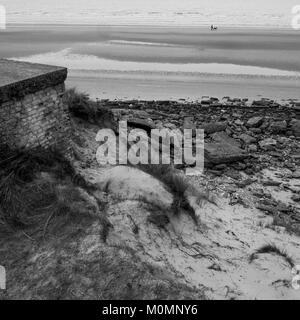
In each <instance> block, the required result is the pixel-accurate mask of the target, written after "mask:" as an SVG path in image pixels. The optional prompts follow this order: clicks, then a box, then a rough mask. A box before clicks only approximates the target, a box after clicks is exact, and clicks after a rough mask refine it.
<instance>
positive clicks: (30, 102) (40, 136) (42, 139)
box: [0, 60, 71, 151]
mask: <svg viewBox="0 0 300 320" xmlns="http://www.w3.org/2000/svg"><path fill="white" fill-rule="evenodd" d="M0 71H2V73H1V76H2V77H0V144H6V145H8V146H9V147H10V148H13V149H19V148H27V149H30V148H35V147H37V146H42V147H45V148H48V147H50V146H56V147H58V148H60V149H61V150H64V151H67V150H68V149H69V148H68V146H69V138H70V135H71V129H70V119H69V113H68V110H67V107H66V106H65V105H64V103H63V94H64V92H65V85H64V81H65V79H66V76H67V70H66V69H65V68H60V67H53V66H44V65H36V64H28V63H22V62H15V61H8V60H0ZM1 81H2V85H1Z"/></svg>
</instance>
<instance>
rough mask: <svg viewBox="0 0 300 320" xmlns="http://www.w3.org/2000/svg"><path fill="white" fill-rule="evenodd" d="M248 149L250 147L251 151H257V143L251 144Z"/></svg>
mask: <svg viewBox="0 0 300 320" xmlns="http://www.w3.org/2000/svg"><path fill="white" fill-rule="evenodd" d="M247 149H248V151H249V152H256V151H257V145H256V144H250V145H249V146H248V148H247Z"/></svg>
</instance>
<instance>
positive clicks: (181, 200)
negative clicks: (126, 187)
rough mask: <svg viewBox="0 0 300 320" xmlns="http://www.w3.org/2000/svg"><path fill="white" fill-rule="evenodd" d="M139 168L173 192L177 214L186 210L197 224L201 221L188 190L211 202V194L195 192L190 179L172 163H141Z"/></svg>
mask: <svg viewBox="0 0 300 320" xmlns="http://www.w3.org/2000/svg"><path fill="white" fill-rule="evenodd" d="M137 168H138V169H140V170H142V171H144V172H146V173H148V174H150V175H152V176H153V177H155V178H156V179H158V180H159V181H161V182H162V183H163V184H164V185H165V186H166V187H167V188H168V190H169V191H170V192H171V193H172V194H173V196H174V200H173V205H172V209H173V212H174V214H175V215H178V214H179V213H180V212H181V211H184V212H186V213H187V214H188V215H189V216H190V217H191V218H192V219H193V221H194V222H195V223H196V224H198V223H199V221H198V218H197V215H196V212H195V209H194V208H193V207H192V206H191V205H190V203H189V201H188V198H187V192H188V190H190V191H191V192H193V193H194V194H196V193H197V197H198V198H199V199H198V201H199V202H201V201H209V202H211V199H210V196H209V194H204V193H201V192H195V190H194V188H193V187H192V186H191V184H190V183H189V181H188V179H187V178H186V177H185V176H184V175H182V174H179V173H177V172H176V171H175V169H174V168H173V167H172V166H171V165H164V164H147V165H142V164H140V165H138V166H137Z"/></svg>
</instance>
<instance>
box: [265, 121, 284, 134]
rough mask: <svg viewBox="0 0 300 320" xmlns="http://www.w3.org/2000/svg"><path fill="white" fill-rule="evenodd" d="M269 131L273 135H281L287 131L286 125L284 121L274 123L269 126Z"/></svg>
mask: <svg viewBox="0 0 300 320" xmlns="http://www.w3.org/2000/svg"><path fill="white" fill-rule="evenodd" d="M269 128H270V130H271V132H273V133H283V132H285V131H286V129H287V123H286V121H285V120H283V121H275V122H272V123H271V124H270V127H269Z"/></svg>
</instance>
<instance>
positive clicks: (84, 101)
mask: <svg viewBox="0 0 300 320" xmlns="http://www.w3.org/2000/svg"><path fill="white" fill-rule="evenodd" d="M64 103H65V104H66V105H67V106H68V108H69V111H70V113H71V114H72V115H73V116H75V117H77V118H80V119H82V120H84V121H87V122H89V123H92V124H99V121H100V120H101V122H102V123H104V125H105V126H107V127H109V128H111V129H113V130H115V129H116V128H115V123H114V116H113V113H112V112H111V110H109V109H108V108H106V107H104V106H102V105H100V104H99V103H98V102H97V101H93V100H91V99H90V97H89V95H88V94H86V93H80V92H77V90H76V89H75V88H72V89H69V90H66V92H65V94H64Z"/></svg>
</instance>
